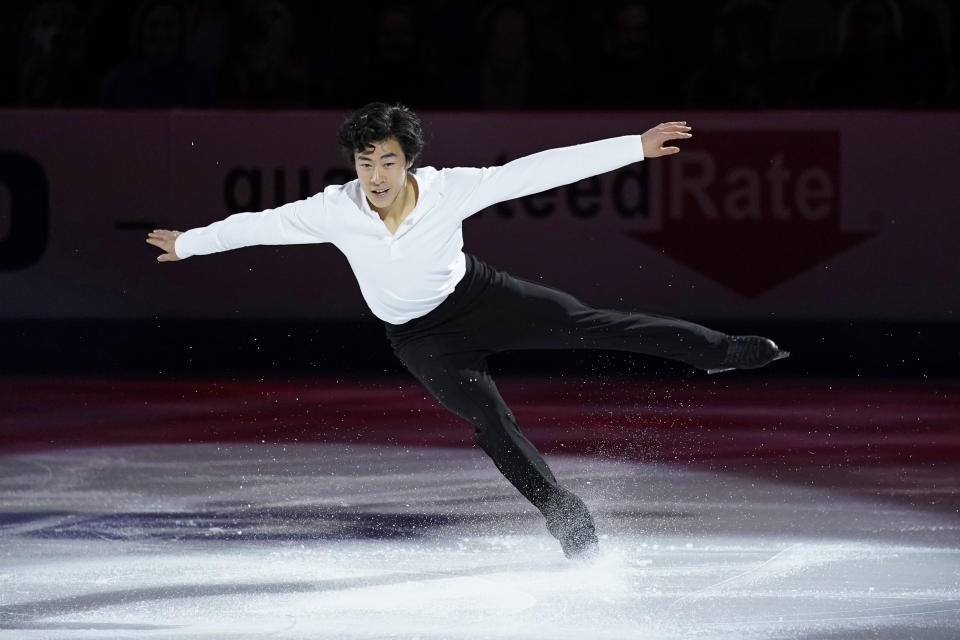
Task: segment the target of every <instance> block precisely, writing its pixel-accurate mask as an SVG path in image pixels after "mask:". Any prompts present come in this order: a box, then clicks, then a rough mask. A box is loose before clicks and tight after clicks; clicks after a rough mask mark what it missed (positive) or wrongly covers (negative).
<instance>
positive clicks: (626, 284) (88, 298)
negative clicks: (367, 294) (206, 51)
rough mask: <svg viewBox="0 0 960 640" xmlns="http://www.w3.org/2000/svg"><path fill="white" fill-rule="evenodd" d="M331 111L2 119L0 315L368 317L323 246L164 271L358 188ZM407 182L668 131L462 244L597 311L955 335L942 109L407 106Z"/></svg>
mask: <svg viewBox="0 0 960 640" xmlns="http://www.w3.org/2000/svg"><path fill="white" fill-rule="evenodd" d="M345 115H346V114H345V113H341V112H332V111H317V112H311V111H296V112H210V111H198V112H179V111H173V112H170V111H136V112H112V111H111V112H106V111H88V112H84V111H37V110H31V111H16V110H12V111H11V110H8V111H3V112H0V317H2V318H144V317H182V318H190V317H203V318H259V317H263V318H286V317H289V318H300V319H303V318H317V319H325V318H352V317H371V316H370V313H369V311H368V310H367V309H366V307H365V305H364V303H363V301H362V299H361V297H360V293H359V289H358V287H357V285H356V282H355V280H354V279H353V277H352V274H351V272H350V269H349V268H348V265H347V263H346V260H345V258H344V257H343V255H342V254H340V252H339V251H338V250H337V249H336V248H335V247H333V246H330V245H325V244H318V245H303V246H284V247H252V248H247V249H242V250H238V251H233V252H228V253H224V254H219V255H213V256H198V257H194V258H190V259H189V260H185V261H182V262H178V263H165V264H159V263H157V262H156V260H155V257H156V254H157V250H156V249H155V248H154V247H151V246H150V245H147V244H146V243H145V242H144V240H145V236H146V233H147V231H149V230H150V229H153V228H168V229H179V230H185V229H188V228H191V227H197V226H203V225H206V224H209V223H211V222H214V221H216V220H219V219H221V218H223V217H225V216H227V215H229V214H231V213H234V212H238V211H256V210H262V209H266V208H272V207H275V206H277V205H278V204H282V203H285V202H288V201H291V200H297V199H300V198H302V197H305V196H307V195H310V194H313V193H315V192H317V191H320V190H321V189H322V188H323V187H324V186H326V185H328V184H339V183H343V182H345V181H349V180H351V179H353V178H354V174H353V172H352V167H351V166H350V165H349V164H348V163H347V162H346V161H345V160H344V159H343V158H341V157H340V156H339V154H338V151H337V148H336V144H335V140H334V134H335V132H336V129H337V127H338V125H339V124H340V122H341V121H342V120H343V118H344V117H345ZM421 116H422V118H423V120H424V124H425V126H426V129H427V134H428V144H427V149H426V153H425V158H424V164H427V165H432V166H437V167H450V166H494V165H499V164H502V163H504V162H507V161H509V160H510V159H513V158H517V157H519V156H522V155H525V154H529V153H533V152H536V151H540V150H543V149H548V148H552V147H557V146H567V145H573V144H577V143H581V142H587V141H590V140H595V139H599V138H605V137H613V136H619V135H625V134H631V133H642V132H643V131H644V130H646V129H647V128H648V127H650V126H652V125H654V124H656V123H658V122H661V121H664V120H677V119H685V120H687V121H689V123H690V124H691V125H692V126H693V127H694V137H693V138H692V139H691V140H689V141H683V142H681V143H680V146H682V148H683V151H682V152H681V153H680V154H677V155H674V156H670V157H664V158H655V159H649V160H646V161H644V162H640V163H636V164H633V165H630V166H627V167H624V168H622V169H620V170H618V171H614V172H610V173H607V174H602V175H598V176H595V177H592V178H588V179H586V180H582V181H580V182H577V183H575V184H570V185H562V186H558V187H557V188H555V189H551V190H549V191H546V192H543V193H540V194H536V195H533V196H529V197H527V198H523V199H520V200H517V201H509V202H503V203H500V204H498V205H495V206H493V207H490V208H489V209H487V210H486V211H484V212H481V213H479V214H477V215H475V216H473V217H472V218H470V219H468V220H467V221H466V222H465V224H464V237H465V243H466V246H465V249H466V251H468V252H472V253H474V254H476V255H478V256H480V257H481V258H483V259H484V260H486V261H488V262H490V263H491V264H493V265H495V266H497V267H500V268H502V269H505V270H507V271H510V272H511V273H514V274H515V275H518V276H521V277H523V278H526V279H530V280H536V281H542V282H544V283H548V284H552V285H554V286H557V287H560V288H563V289H565V290H568V291H570V292H571V293H573V294H574V295H576V296H578V297H580V298H581V299H583V300H585V301H587V302H589V303H591V304H593V305H596V306H601V307H610V308H619V309H624V310H632V309H636V310H643V311H652V312H660V313H668V314H673V315H681V316H690V317H698V318H731V319H754V318H756V319H760V318H762V319H765V320H804V319H817V320H844V319H851V320H858V319H859V320H864V319H868V320H888V321H927V320H936V321H951V320H954V319H956V315H955V312H956V310H957V309H958V306H960V304H958V303H960V287H958V286H957V283H958V282H960V259H958V257H957V256H958V252H957V249H956V247H955V245H956V238H957V237H960V222H958V215H957V212H956V208H957V204H956V202H957V196H956V193H957V190H956V180H957V178H956V176H955V174H956V173H957V168H958V166H960V162H958V160H957V149H958V148H960V115H957V114H952V113H920V112H917V113H910V112H904V113H894V112H690V113H659V112H647V111H643V112H626V111H622V112H609V113H596V112H542V113H538V112H495V113H482V112H424V113H422V114H421Z"/></svg>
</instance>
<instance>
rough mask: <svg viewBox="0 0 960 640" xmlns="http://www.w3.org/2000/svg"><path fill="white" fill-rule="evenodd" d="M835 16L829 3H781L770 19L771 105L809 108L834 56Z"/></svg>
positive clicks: (818, 97) (815, 101) (819, 0)
mask: <svg viewBox="0 0 960 640" xmlns="http://www.w3.org/2000/svg"><path fill="white" fill-rule="evenodd" d="M835 24H836V15H835V13H834V11H833V6H832V4H831V2H830V1H829V0H784V1H782V2H779V3H778V4H777V6H776V10H775V13H774V17H773V28H772V33H771V39H772V42H771V59H772V74H771V83H770V91H771V95H770V102H771V103H772V104H774V105H776V106H781V107H794V108H796V107H812V106H816V105H817V104H818V102H820V101H821V100H822V99H823V98H822V96H823V91H824V86H823V85H824V79H825V76H826V74H827V71H828V69H829V67H830V65H831V64H832V62H833V60H834V58H835V57H836V54H837V38H836V29H835V28H834V25H835Z"/></svg>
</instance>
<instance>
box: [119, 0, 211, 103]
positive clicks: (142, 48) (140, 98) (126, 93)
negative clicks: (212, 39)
mask: <svg viewBox="0 0 960 640" xmlns="http://www.w3.org/2000/svg"><path fill="white" fill-rule="evenodd" d="M185 31H186V24H185V14H184V9H183V6H182V5H181V4H180V3H179V2H176V1H174V0H147V1H146V2H143V3H142V4H140V6H139V7H138V9H137V12H136V14H135V15H134V19H133V28H132V34H131V49H132V51H131V55H130V56H129V57H128V59H127V60H125V61H124V62H122V63H120V65H119V66H117V67H116V68H115V69H113V70H112V71H111V72H110V73H109V74H108V75H107V77H106V79H105V80H104V83H103V91H102V102H103V104H104V105H107V106H115V107H194V106H202V105H205V104H207V103H209V100H210V78H209V77H208V76H207V75H206V74H204V73H203V72H202V71H201V70H200V69H198V68H197V67H196V66H194V65H192V64H190V63H188V62H187V61H186V60H185V59H184V57H183V47H184V40H185Z"/></svg>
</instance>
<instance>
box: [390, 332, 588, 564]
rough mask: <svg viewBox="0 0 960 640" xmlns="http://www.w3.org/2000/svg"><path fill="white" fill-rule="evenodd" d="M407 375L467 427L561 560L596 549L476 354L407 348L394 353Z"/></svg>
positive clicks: (576, 507) (582, 518) (584, 518)
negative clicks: (534, 514)
mask: <svg viewBox="0 0 960 640" xmlns="http://www.w3.org/2000/svg"><path fill="white" fill-rule="evenodd" d="M397 355H398V356H399V357H400V359H401V361H403V363H404V364H405V365H406V366H407V368H408V369H409V370H410V372H411V373H412V374H413V375H414V376H415V377H416V378H417V379H418V380H419V381H420V382H421V383H422V384H423V385H424V387H426V388H427V390H428V391H430V393H431V394H432V395H433V396H434V397H435V398H436V399H437V400H438V401H439V402H440V404H442V405H443V406H444V407H446V408H447V409H449V410H450V411H451V412H453V413H454V414H456V415H458V416H460V417H461V418H463V419H464V420H466V421H467V422H469V423H470V424H471V425H473V429H474V431H473V439H474V442H476V443H477V445H479V446H480V448H481V449H483V451H484V452H485V453H486V454H487V455H488V456H490V459H491V460H493V463H494V465H496V467H497V469H499V470H500V472H501V473H502V474H503V475H504V477H505V478H506V479H507V480H508V481H509V482H510V483H511V484H512V485H513V486H514V487H516V488H517V490H518V491H519V492H520V493H521V494H522V495H523V496H524V497H525V498H526V499H527V500H529V501H530V502H531V503H532V504H533V505H534V506H535V507H536V508H537V509H539V510H540V512H541V513H542V514H543V516H544V518H545V519H546V524H547V529H548V530H549V531H550V533H551V534H552V535H553V536H554V537H555V538H557V539H558V540H559V541H560V545H561V547H562V548H563V552H564V554H565V555H566V556H567V557H578V556H583V555H591V554H592V553H594V552H595V551H596V548H597V537H596V533H595V530H594V524H593V518H592V517H591V515H590V512H589V510H588V509H587V507H586V505H585V504H584V503H583V501H582V500H581V499H580V498H579V497H577V496H576V495H575V494H574V493H572V492H571V491H569V490H567V489H565V488H564V487H562V486H560V483H559V482H557V479H556V477H554V475H553V473H552V472H551V471H550V468H549V467H548V466H547V462H546V461H545V460H544V459H543V456H542V455H540V452H539V451H537V449H536V447H534V446H533V444H532V443H531V442H530V441H529V440H527V438H526V437H525V436H524V435H523V433H521V432H520V428H519V427H518V426H517V422H516V419H515V418H514V416H513V412H512V411H510V408H509V407H507V405H506V403H505V402H504V401H503V398H502V397H501V395H500V392H499V390H498V389H497V387H496V384H495V383H494V382H493V379H492V378H491V377H490V372H489V370H488V369H487V364H486V359H485V358H484V357H483V356H482V355H480V354H469V353H463V354H453V355H445V356H441V355H438V354H436V353H432V352H429V351H422V350H419V349H416V348H415V347H413V346H408V347H407V348H403V349H400V350H399V351H398V353H397Z"/></svg>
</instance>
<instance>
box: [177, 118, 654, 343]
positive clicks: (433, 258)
mask: <svg viewBox="0 0 960 640" xmlns="http://www.w3.org/2000/svg"><path fill="white" fill-rule="evenodd" d="M639 160H643V146H642V144H641V141H640V136H639V135H633V136H622V137H619V138H609V139H606V140H599V141H597V142H590V143H587V144H581V145H576V146H572V147H563V148H559V149H550V150H548V151H541V152H540V153H535V154H533V155H529V156H525V157H523V158H518V159H517V160H513V161H512V162H508V163H507V164H504V165H503V166H500V167H488V168H482V169H475V168H454V169H440V170H437V169H434V168H433V167H423V168H420V169H416V170H415V171H414V172H413V176H414V178H415V179H416V181H417V184H418V185H419V189H420V190H419V198H418V200H417V203H416V206H415V207H414V208H413V210H412V211H411V212H410V214H409V215H408V216H407V218H406V219H405V220H404V221H403V222H402V223H401V224H400V227H399V228H398V229H397V231H396V233H393V234H391V233H390V231H389V230H388V229H387V227H386V225H385V224H384V223H383V221H382V220H381V219H380V216H379V215H378V214H377V213H376V212H375V211H373V209H371V207H370V204H369V203H368V202H367V199H366V196H364V194H363V190H362V189H361V187H360V181H359V180H352V181H351V182H348V183H346V184H343V185H331V186H329V187H327V188H326V189H324V190H323V191H322V192H320V193H317V194H316V195H313V196H310V197H309V198H306V199H304V200H299V201H297V202H291V203H289V204H285V205H283V206H281V207H277V208H276V209H267V210H265V211H260V212H256V213H253V212H250V213H237V214H234V215H232V216H229V217H228V218H225V219H224V220H221V221H219V222H214V223H213V224H211V225H208V226H206V227H200V228H197V229H191V230H189V231H187V232H185V233H183V234H181V235H180V236H179V237H177V240H176V244H175V246H174V250H175V251H176V254H177V256H178V257H180V258H188V257H190V256H194V255H204V254H209V253H216V252H219V251H227V250H228V249H237V248H239V247H247V246H251V245H279V244H307V243H318V242H330V243H333V244H334V245H335V246H336V247H337V248H338V249H340V251H342V252H343V254H344V255H345V256H346V257H347V260H348V261H349V263H350V267H351V268H352V269H353V273H354V275H355V276H356V278H357V281H358V282H359V284H360V291H361V293H362V294H363V298H364V300H365V301H366V303H367V305H368V306H369V307H370V310H371V311H372V312H373V313H374V315H376V316H377V317H378V318H380V319H381V320H384V321H386V322H389V323H391V324H403V323H404V322H407V321H409V320H412V319H413V318H419V317H420V316H423V315H426V314H427V313H429V312H430V311H432V310H433V309H435V308H436V307H437V306H439V304H440V303H441V302H443V301H444V299H446V297H447V296H448V295H450V293H452V292H453V290H454V288H455V287H456V286H457V283H458V282H460V280H461V278H463V275H464V273H465V271H466V260H465V257H464V254H463V229H462V225H463V221H464V220H465V219H466V218H467V217H469V216H471V215H472V214H474V213H476V212H477V211H480V210H482V209H485V208H486V207H489V206H490V205H493V204H496V203H498V202H503V201H504V200H510V199H512V198H519V197H522V196H526V195H530V194H532V193H539V192H540V191H545V190H547V189H551V188H553V187H558V186H561V185H565V184H570V183H572V182H576V181H577V180H582V179H583V178H587V177H590V176H594V175H597V174H600V173H605V172H607V171H612V170H614V169H618V168H620V167H622V166H625V165H628V164H630V163H633V162H637V161H639Z"/></svg>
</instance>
